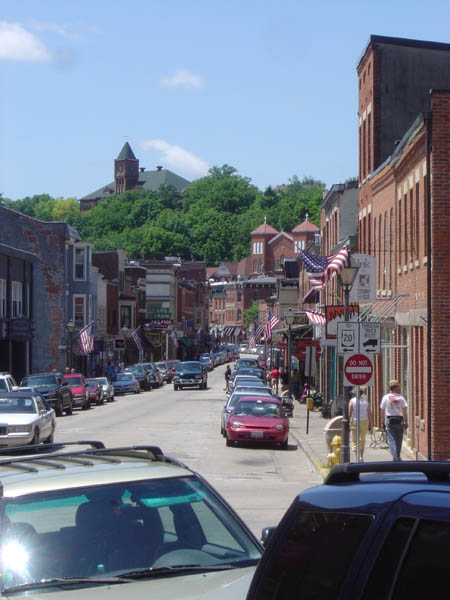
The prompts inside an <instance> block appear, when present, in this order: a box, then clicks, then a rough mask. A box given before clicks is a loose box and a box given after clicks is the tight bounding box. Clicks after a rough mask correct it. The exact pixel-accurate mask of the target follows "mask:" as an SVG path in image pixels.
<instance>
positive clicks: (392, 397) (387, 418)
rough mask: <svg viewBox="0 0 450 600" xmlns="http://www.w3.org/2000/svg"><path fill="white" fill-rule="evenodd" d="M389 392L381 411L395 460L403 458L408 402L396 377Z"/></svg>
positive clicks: (391, 382)
mask: <svg viewBox="0 0 450 600" xmlns="http://www.w3.org/2000/svg"><path fill="white" fill-rule="evenodd" d="M389 390H390V391H389V393H388V394H385V395H384V396H383V398H382V399H381V405H380V407H381V412H382V416H383V420H384V423H385V425H386V434H387V440H388V444H389V450H390V452H391V454H392V458H393V459H394V460H395V461H398V460H402V458H401V451H402V443H403V432H404V431H405V429H407V428H408V412H407V408H408V404H407V403H406V400H405V398H404V397H403V396H402V395H401V394H400V384H399V382H398V381H397V380H396V379H391V381H390V382H389Z"/></svg>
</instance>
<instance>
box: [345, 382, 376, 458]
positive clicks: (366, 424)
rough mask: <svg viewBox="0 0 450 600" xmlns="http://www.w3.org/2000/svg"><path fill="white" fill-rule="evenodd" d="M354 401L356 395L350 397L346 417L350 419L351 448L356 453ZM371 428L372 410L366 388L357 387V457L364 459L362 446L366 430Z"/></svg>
mask: <svg viewBox="0 0 450 600" xmlns="http://www.w3.org/2000/svg"><path fill="white" fill-rule="evenodd" d="M356 403H357V397H356V396H354V397H353V398H351V399H350V402H349V404H348V418H349V419H350V431H351V433H352V450H353V452H355V453H356ZM371 429H372V411H371V409H370V404H369V400H368V399H367V388H366V387H360V388H359V455H360V456H359V459H360V460H361V461H363V460H364V448H365V446H366V434H367V431H370V430H371Z"/></svg>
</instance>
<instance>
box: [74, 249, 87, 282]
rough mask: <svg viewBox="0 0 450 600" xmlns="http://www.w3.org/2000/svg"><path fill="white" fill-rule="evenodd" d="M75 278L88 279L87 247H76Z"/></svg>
mask: <svg viewBox="0 0 450 600" xmlns="http://www.w3.org/2000/svg"><path fill="white" fill-rule="evenodd" d="M74 279H83V280H84V279H86V248H75V271H74Z"/></svg>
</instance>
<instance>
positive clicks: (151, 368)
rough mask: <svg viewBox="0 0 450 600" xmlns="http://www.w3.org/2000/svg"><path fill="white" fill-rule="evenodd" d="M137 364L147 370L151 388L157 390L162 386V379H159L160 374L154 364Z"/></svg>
mask: <svg viewBox="0 0 450 600" xmlns="http://www.w3.org/2000/svg"><path fill="white" fill-rule="evenodd" d="M139 364H140V365H142V366H143V367H145V368H146V369H147V371H148V374H149V377H150V385H151V386H152V388H159V387H161V386H162V385H163V383H164V382H163V378H162V377H161V374H160V372H159V370H158V367H157V366H156V365H155V363H152V362H146V363H139Z"/></svg>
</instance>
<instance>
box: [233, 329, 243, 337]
mask: <svg viewBox="0 0 450 600" xmlns="http://www.w3.org/2000/svg"><path fill="white" fill-rule="evenodd" d="M241 330H242V327H235V328H234V332H233V335H234V336H238V335H241Z"/></svg>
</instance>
